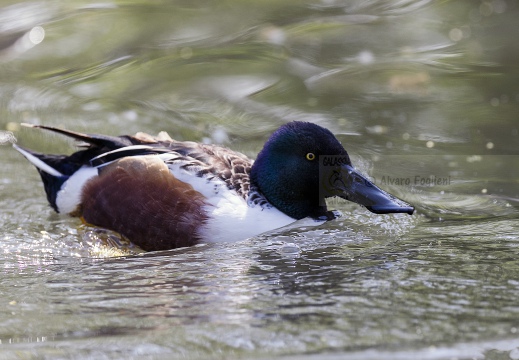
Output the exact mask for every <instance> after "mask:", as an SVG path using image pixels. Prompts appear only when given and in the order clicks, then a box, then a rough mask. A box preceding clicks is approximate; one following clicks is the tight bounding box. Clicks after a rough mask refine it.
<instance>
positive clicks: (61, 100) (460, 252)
mask: <svg viewBox="0 0 519 360" xmlns="http://www.w3.org/2000/svg"><path fill="white" fill-rule="evenodd" d="M518 16H519V1H517V0H492V1H490V0H488V1H487V0H485V1H458V0H456V1H427V0H422V1H405V0H404V1H398V0H393V1H391V0H370V1H341V0H321V1H317V0H308V1H295V0H288V1H247V0H243V1H237V0H229V1H203V0H200V1H167V2H166V1H164V2H162V1H154V2H147V1H113V2H103V1H101V2H96V3H92V2H86V1H85V2H83V1H67V2H65V1H40V2H14V1H2V2H0V144H1V145H0V158H1V169H2V170H1V172H0V225H1V229H2V230H1V233H0V241H1V255H0V269H1V276H0V293H1V294H2V296H1V301H2V304H1V305H2V306H0V358H2V359H62V358H74V359H119V358H126V359H132V358H153V359H170V358H186V359H212V358H215V359H216V358H218V359H234V358H258V359H270V358H277V357H279V358H286V359H305V358H306V359H343V358H348V359H454V358H456V359H483V358H487V359H519V335H518V334H519V333H518V331H519V302H518V299H519V260H518V259H519V248H518V245H519V225H518V220H519V186H518V185H519V181H518V179H519V156H518V155H519V146H518V144H519V135H518V129H519V125H518V119H519V65H518V64H519V42H518V41H517V39H518V37H519V25H518V22H517V18H518ZM291 120H305V121H312V122H315V123H318V124H321V125H323V126H325V127H328V128H329V129H331V130H332V131H333V132H334V133H335V134H337V137H338V138H339V139H340V140H341V141H342V143H343V144H344V146H345V147H346V148H347V149H348V150H349V151H350V153H351V155H352V159H353V161H354V163H355V164H356V166H357V167H358V168H359V169H360V170H362V171H363V172H364V173H366V174H368V175H369V176H370V177H371V178H372V179H373V180H374V181H375V182H376V183H377V184H378V185H379V186H380V187H382V188H384V189H386V190H388V191H391V192H393V193H395V194H396V195H398V196H400V197H402V198H404V199H406V200H407V201H409V202H411V203H412V204H414V205H415V206H416V209H417V211H416V213H415V215H413V216H408V215H374V214H371V213H368V212H367V211H366V210H364V209H362V208H359V207H358V206H356V205H354V204H349V203H346V202H344V201H338V200H335V199H331V200H330V204H329V205H330V207H333V208H337V209H339V210H341V211H342V212H343V214H344V217H342V218H341V219H338V220H334V221H332V222H328V223H326V224H324V225H320V226H315V224H313V223H312V222H309V221H305V220H303V221H301V222H299V223H297V224H294V225H293V226H291V227H288V228H285V229H280V230H277V231H275V232H273V233H271V234H265V235H261V236H258V237H256V238H251V239H244V240H243V241H240V242H237V243H220V244H212V245H199V246H195V247H192V248H185V249H177V250H172V251H166V252H156V253H141V252H139V251H138V250H137V249H135V248H134V247H132V246H131V245H129V244H125V243H121V240H120V239H118V238H117V237H116V236H114V235H113V234H109V233H106V232H104V231H102V230H100V229H91V228H88V227H85V226H84V225H82V224H81V223H80V221H79V220H77V219H71V218H66V217H60V216H58V215H57V214H55V213H54V212H53V211H52V210H51V209H50V208H49V207H48V205H47V204H46V199H45V195H44V192H43V188H42V186H41V183H40V179H39V176H38V174H37V172H36V171H35V170H34V169H33V168H32V166H31V165H30V164H28V163H27V162H26V161H25V159H23V158H22V157H21V156H20V155H19V154H18V153H16V152H15V151H14V150H13V149H12V148H11V146H9V145H10V144H11V143H14V142H18V143H19V144H22V145H24V146H27V147H30V148H33V149H37V150H39V151H47V152H55V153H59V152H61V153H63V152H71V151H72V150H73V148H74V147H73V146H74V144H72V143H70V142H69V141H67V140H66V139H63V138H62V137H59V136H56V135H52V134H49V133H45V132H42V131H38V130H35V129H26V128H21V127H20V126H19V124H20V123H22V122H28V123H36V124H38V123H41V124H46V125H54V126H62V127H66V128H69V129H73V130H77V131H85V132H91V133H93V132H100V133H106V134H111V135H119V134H133V133H135V132H138V131H145V132H148V133H151V134H156V133H158V132H159V131H161V130H166V131H168V133H169V134H170V135H171V136H172V137H174V138H177V139H185V140H188V139H189V140H196V141H205V142H214V143H222V144H224V145H226V146H229V147H232V148H234V149H236V150H239V151H241V152H244V153H245V154H247V155H250V156H252V157H254V156H255V154H257V152H258V151H259V150H260V149H261V146H262V144H263V142H264V141H265V140H266V138H267V137H268V135H269V134H270V133H271V132H272V131H273V130H274V129H276V128H277V127H278V126H279V125H281V124H283V123H285V122H287V121H291Z"/></svg>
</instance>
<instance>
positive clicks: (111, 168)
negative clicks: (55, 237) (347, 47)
mask: <svg viewBox="0 0 519 360" xmlns="http://www.w3.org/2000/svg"><path fill="white" fill-rule="evenodd" d="M23 125H24V126H26V127H31V128H38V129H43V130H47V131H51V132H54V133H58V134H62V135H65V136H67V137H70V138H73V139H75V140H77V141H79V142H80V143H79V144H78V146H79V149H78V150H77V151H76V152H74V153H72V154H71V155H56V154H44V153H39V152H36V151H33V150H29V149H27V148H25V147H22V146H20V145H18V144H13V146H14V148H15V149H16V150H17V151H18V152H20V153H21V154H22V155H23V156H24V157H25V158H26V159H27V160H28V161H29V162H30V163H32V164H33V165H34V166H35V167H36V169H37V171H38V172H39V174H40V176H41V180H42V182H43V187H44V189H45V193H46V196H47V200H48V202H49V204H50V206H51V207H52V208H53V209H54V210H55V211H56V212H57V213H60V214H67V215H70V216H75V217H79V218H80V219H81V220H82V221H83V222H84V223H86V224H88V225H91V226H95V227H99V228H104V229H108V230H112V231H114V232H117V233H118V234H120V235H121V236H122V237H124V238H126V239H128V240H129V241H130V242H132V243H133V244H135V245H137V246H138V247H140V248H141V249H143V250H145V251H158V250H169V249H175V248H179V247H186V246H192V245H195V244H199V243H208V242H232V241H239V240H245V239H247V238H250V237H254V236H257V235H259V234H263V233H266V232H269V231H272V230H275V229H278V228H281V227H283V226H287V225H289V224H292V223H294V222H296V221H297V220H301V219H304V218H311V219H314V220H315V221H316V222H319V221H320V222H326V221H331V220H333V219H336V218H338V217H340V216H342V214H340V213H339V212H337V211H330V210H328V208H327V206H326V199H327V198H330V197H334V196H337V197H340V198H342V199H345V200H348V201H352V202H354V203H357V204H359V205H362V206H364V207H365V208H366V209H367V210H369V211H371V212H373V213H376V214H390V213H406V214H409V215H412V214H413V212H414V207H413V206H412V205H410V204H409V203H407V202H405V201H403V200H401V199H399V198H397V197H395V196H393V195H391V194H389V193H388V192H386V191H384V190H382V189H380V188H379V187H378V186H376V185H375V184H374V183H373V182H372V181H370V180H369V178H368V177H367V176H365V175H363V174H362V173H360V172H359V171H357V170H356V169H355V168H354V167H353V165H352V163H351V159H350V157H349V155H348V153H347V151H346V150H345V149H344V147H343V145H342V144H341V143H340V142H339V140H338V139H337V138H336V137H335V136H334V135H333V133H332V132H331V131H330V130H328V129H326V128H324V127H322V126H320V125H317V124H315V123H311V122H302V121H293V122H288V123H285V124H283V125H282V126H281V127H279V128H278V129H277V130H276V131H274V132H273V133H272V135H271V136H270V137H269V138H268V140H267V141H266V143H265V144H264V146H263V148H262V150H261V151H260V152H259V154H258V155H257V157H256V159H255V160H252V159H250V158H249V157H247V156H246V155H244V154H242V153H240V152H237V151H233V150H231V149H229V148H226V147H223V146H219V145H210V144H203V143H197V142H192V141H177V140H174V139H172V138H171V137H170V136H169V135H168V134H167V133H165V132H161V133H159V135H158V136H151V135H148V134H146V133H137V134H135V135H133V136H130V135H122V136H108V135H99V134H85V133H80V132H75V131H70V130H65V129H61V128H57V127H52V126H45V125H32V124H23Z"/></svg>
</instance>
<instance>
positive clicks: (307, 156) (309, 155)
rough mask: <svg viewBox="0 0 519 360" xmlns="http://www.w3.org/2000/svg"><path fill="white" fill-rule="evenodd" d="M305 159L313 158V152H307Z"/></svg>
mask: <svg viewBox="0 0 519 360" xmlns="http://www.w3.org/2000/svg"><path fill="white" fill-rule="evenodd" d="M306 160H310V161H312V160H315V154H314V153H308V154H306Z"/></svg>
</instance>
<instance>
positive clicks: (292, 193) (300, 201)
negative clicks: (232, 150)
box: [249, 161, 327, 220]
mask: <svg viewBox="0 0 519 360" xmlns="http://www.w3.org/2000/svg"><path fill="white" fill-rule="evenodd" d="M262 165H263V164H261V163H259V164H258V162H257V161H256V162H254V164H253V166H252V168H251V175H250V185H251V187H250V192H249V199H253V200H254V201H255V202H256V203H260V202H261V200H259V199H260V197H263V198H264V199H265V200H266V201H268V203H270V204H271V205H272V206H274V207H275V208H276V209H278V210H279V211H281V212H283V213H284V214H286V215H288V216H290V217H292V218H294V219H296V220H299V219H303V218H305V217H312V218H322V217H323V216H327V208H326V204H325V202H324V199H320V198H319V194H318V193H315V192H308V191H304V188H303V187H301V186H300V185H301V184H287V182H286V179H283V171H275V170H274V171H268V170H266V168H265V167H263V166H262ZM256 194H258V195H259V196H258V195H256Z"/></svg>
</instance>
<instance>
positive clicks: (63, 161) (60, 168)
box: [13, 124, 134, 212]
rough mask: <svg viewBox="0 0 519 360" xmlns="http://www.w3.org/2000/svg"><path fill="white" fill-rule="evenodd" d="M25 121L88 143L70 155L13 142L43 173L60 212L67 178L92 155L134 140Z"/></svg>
mask: <svg viewBox="0 0 519 360" xmlns="http://www.w3.org/2000/svg"><path fill="white" fill-rule="evenodd" d="M22 125H23V126H26V127H31V128H40V129H45V130H49V131H52V132H56V133H59V134H62V135H66V136H68V137H71V138H73V139H76V140H79V141H82V142H85V143H86V144H87V147H86V149H83V150H80V151H77V152H75V153H73V154H72V155H70V156H67V155H53V154H42V153H39V152H36V151H33V150H29V149H26V148H23V147H21V146H18V145H16V144H13V147H14V148H15V149H16V150H17V151H18V152H20V153H21V154H22V155H23V156H25V158H26V159H27V160H29V161H30V162H31V164H33V165H34V166H35V167H36V169H37V170H38V172H39V173H40V176H41V179H42V181H43V186H44V188H45V192H46V194H47V200H48V201H49V203H50V205H51V206H52V208H53V209H54V210H55V211H56V212H59V209H58V206H57V205H56V197H57V194H58V192H59V190H60V189H61V187H62V186H63V184H64V183H65V181H67V179H68V178H69V177H70V176H72V175H73V174H74V173H75V172H76V171H77V170H78V169H79V168H81V167H82V166H84V165H90V164H89V161H90V159H92V158H93V157H95V156H98V155H100V154H102V153H104V152H107V151H112V150H115V149H119V148H121V147H125V146H129V145H133V144H134V143H133V142H132V140H131V138H130V137H126V136H120V137H115V136H104V135H91V134H82V133H78V132H75V131H68V130H64V129H59V128H54V127H51V126H44V125H31V124H22Z"/></svg>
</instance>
